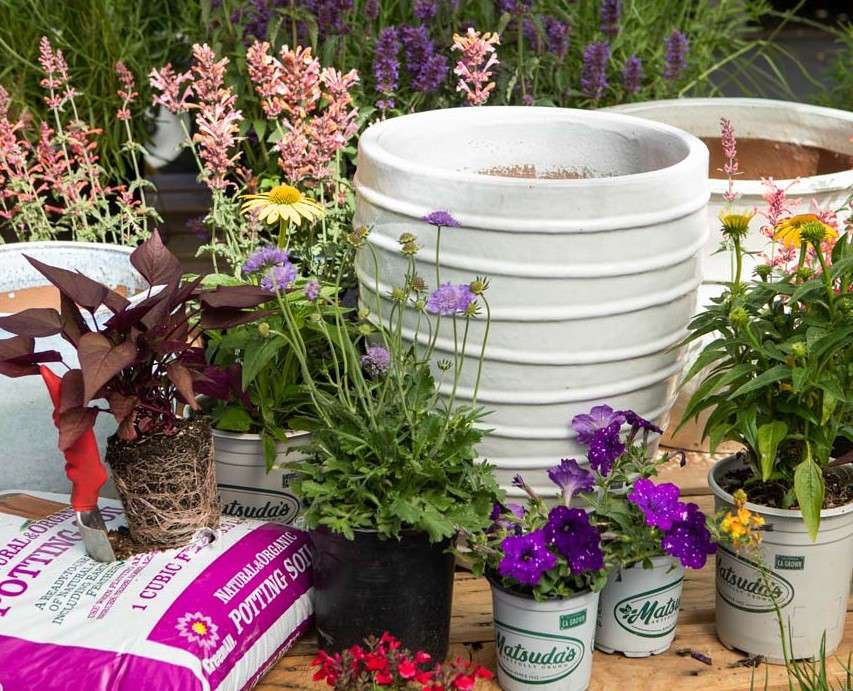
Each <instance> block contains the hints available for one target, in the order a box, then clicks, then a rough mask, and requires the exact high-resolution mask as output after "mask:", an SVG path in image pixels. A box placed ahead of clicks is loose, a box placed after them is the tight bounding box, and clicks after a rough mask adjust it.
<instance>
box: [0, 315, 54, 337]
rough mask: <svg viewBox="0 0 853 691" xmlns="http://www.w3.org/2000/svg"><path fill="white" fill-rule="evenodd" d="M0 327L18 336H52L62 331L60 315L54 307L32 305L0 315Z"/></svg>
mask: <svg viewBox="0 0 853 691" xmlns="http://www.w3.org/2000/svg"><path fill="white" fill-rule="evenodd" d="M0 329H5V330H6V331H8V332H9V333H13V334H18V335H19V336H35V337H36V338H40V337H43V336H54V335H55V334H58V333H59V332H60V331H62V317H61V316H60V315H59V312H57V311H56V310H55V309H51V308H49V307H33V308H32V309H28V310H22V311H20V312H17V313H15V314H10V315H9V316H8V317H0Z"/></svg>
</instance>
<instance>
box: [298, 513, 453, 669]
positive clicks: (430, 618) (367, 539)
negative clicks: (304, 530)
mask: <svg viewBox="0 0 853 691" xmlns="http://www.w3.org/2000/svg"><path fill="white" fill-rule="evenodd" d="M311 543H312V546H313V555H314V615H315V620H316V624H317V632H318V634H319V639H320V647H321V648H323V649H324V650H327V651H334V652H337V651H341V650H343V649H345V648H348V647H350V646H352V645H355V644H357V643H358V644H361V643H363V641H364V639H365V638H367V637H368V636H370V635H373V636H376V637H379V636H381V635H382V633H383V632H385V631H388V632H389V633H391V634H392V635H393V636H395V637H396V638H398V639H399V640H400V641H401V642H402V644H403V647H405V648H409V649H410V650H411V651H412V652H414V651H417V650H424V651H426V652H428V653H429V654H430V655H432V657H433V659H435V660H443V659H444V658H445V656H446V655H447V650H448V647H449V644H450V609H451V605H452V600H453V568H454V557H453V554H452V553H450V552H449V551H448V548H449V546H450V541H449V540H446V541H444V542H440V543H436V544H431V543H430V542H429V538H428V537H427V535H426V534H425V533H414V532H412V533H405V534H404V535H403V537H402V538H401V539H400V540H399V541H398V540H393V539H391V540H382V539H380V537H379V536H378V534H377V533H376V532H374V531H367V530H363V531H356V532H355V539H354V540H347V539H346V538H345V537H344V536H343V535H340V534H338V533H334V532H332V531H330V530H328V529H326V528H318V529H316V530H312V531H311Z"/></svg>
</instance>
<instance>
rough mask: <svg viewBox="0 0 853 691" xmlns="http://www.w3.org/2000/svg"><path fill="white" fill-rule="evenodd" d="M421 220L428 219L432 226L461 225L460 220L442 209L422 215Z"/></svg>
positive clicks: (447, 226)
mask: <svg viewBox="0 0 853 691" xmlns="http://www.w3.org/2000/svg"><path fill="white" fill-rule="evenodd" d="M421 220H422V221H426V222H427V223H429V224H430V225H431V226H435V227H436V228H458V227H459V221H457V220H456V219H455V218H453V216H451V215H450V212H449V211H442V210H440V209H438V210H436V211H431V212H430V213H428V214H427V215H426V216H422V217H421Z"/></svg>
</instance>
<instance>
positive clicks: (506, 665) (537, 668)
mask: <svg viewBox="0 0 853 691" xmlns="http://www.w3.org/2000/svg"><path fill="white" fill-rule="evenodd" d="M495 629H496V633H497V635H496V639H497V640H496V643H497V653H498V664H499V665H500V667H501V669H502V671H503V672H504V673H505V674H506V675H507V676H509V677H510V678H511V679H515V680H516V681H521V682H529V683H536V684H547V683H550V682H554V681H559V680H560V679H564V678H565V677H567V676H569V675H570V674H571V673H572V672H573V671H574V670H575V668H576V667H577V666H578V665H579V664H580V663H581V660H582V659H583V656H584V650H585V647H584V644H583V643H582V642H581V641H579V640H578V639H577V638H571V637H569V636H559V635H556V634H551V633H538V632H536V631H527V630H525V629H519V628H516V627H514V626H509V625H507V624H503V623H501V622H499V621H496V622H495Z"/></svg>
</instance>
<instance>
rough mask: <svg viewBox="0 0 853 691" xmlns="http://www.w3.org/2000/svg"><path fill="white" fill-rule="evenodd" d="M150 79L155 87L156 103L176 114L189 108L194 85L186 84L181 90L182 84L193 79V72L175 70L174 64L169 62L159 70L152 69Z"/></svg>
mask: <svg viewBox="0 0 853 691" xmlns="http://www.w3.org/2000/svg"><path fill="white" fill-rule="evenodd" d="M148 81H149V83H150V84H151V87H152V88H153V89H154V99H153V100H154V105H157V106H163V107H164V108H165V109H166V110H168V111H169V112H172V113H176V114H177V113H184V112H186V111H187V110H189V108H190V98H191V97H192V87H191V86H186V87H184V89H183V90H181V85H182V84H183V83H184V82H190V81H192V73H190V72H175V70H174V68H173V67H172V65H171V64H169V63H167V64H166V65H164V66H163V67H162V68H161V69H159V70H151V72H150V74H149V75H148ZM157 92H159V93H157Z"/></svg>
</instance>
